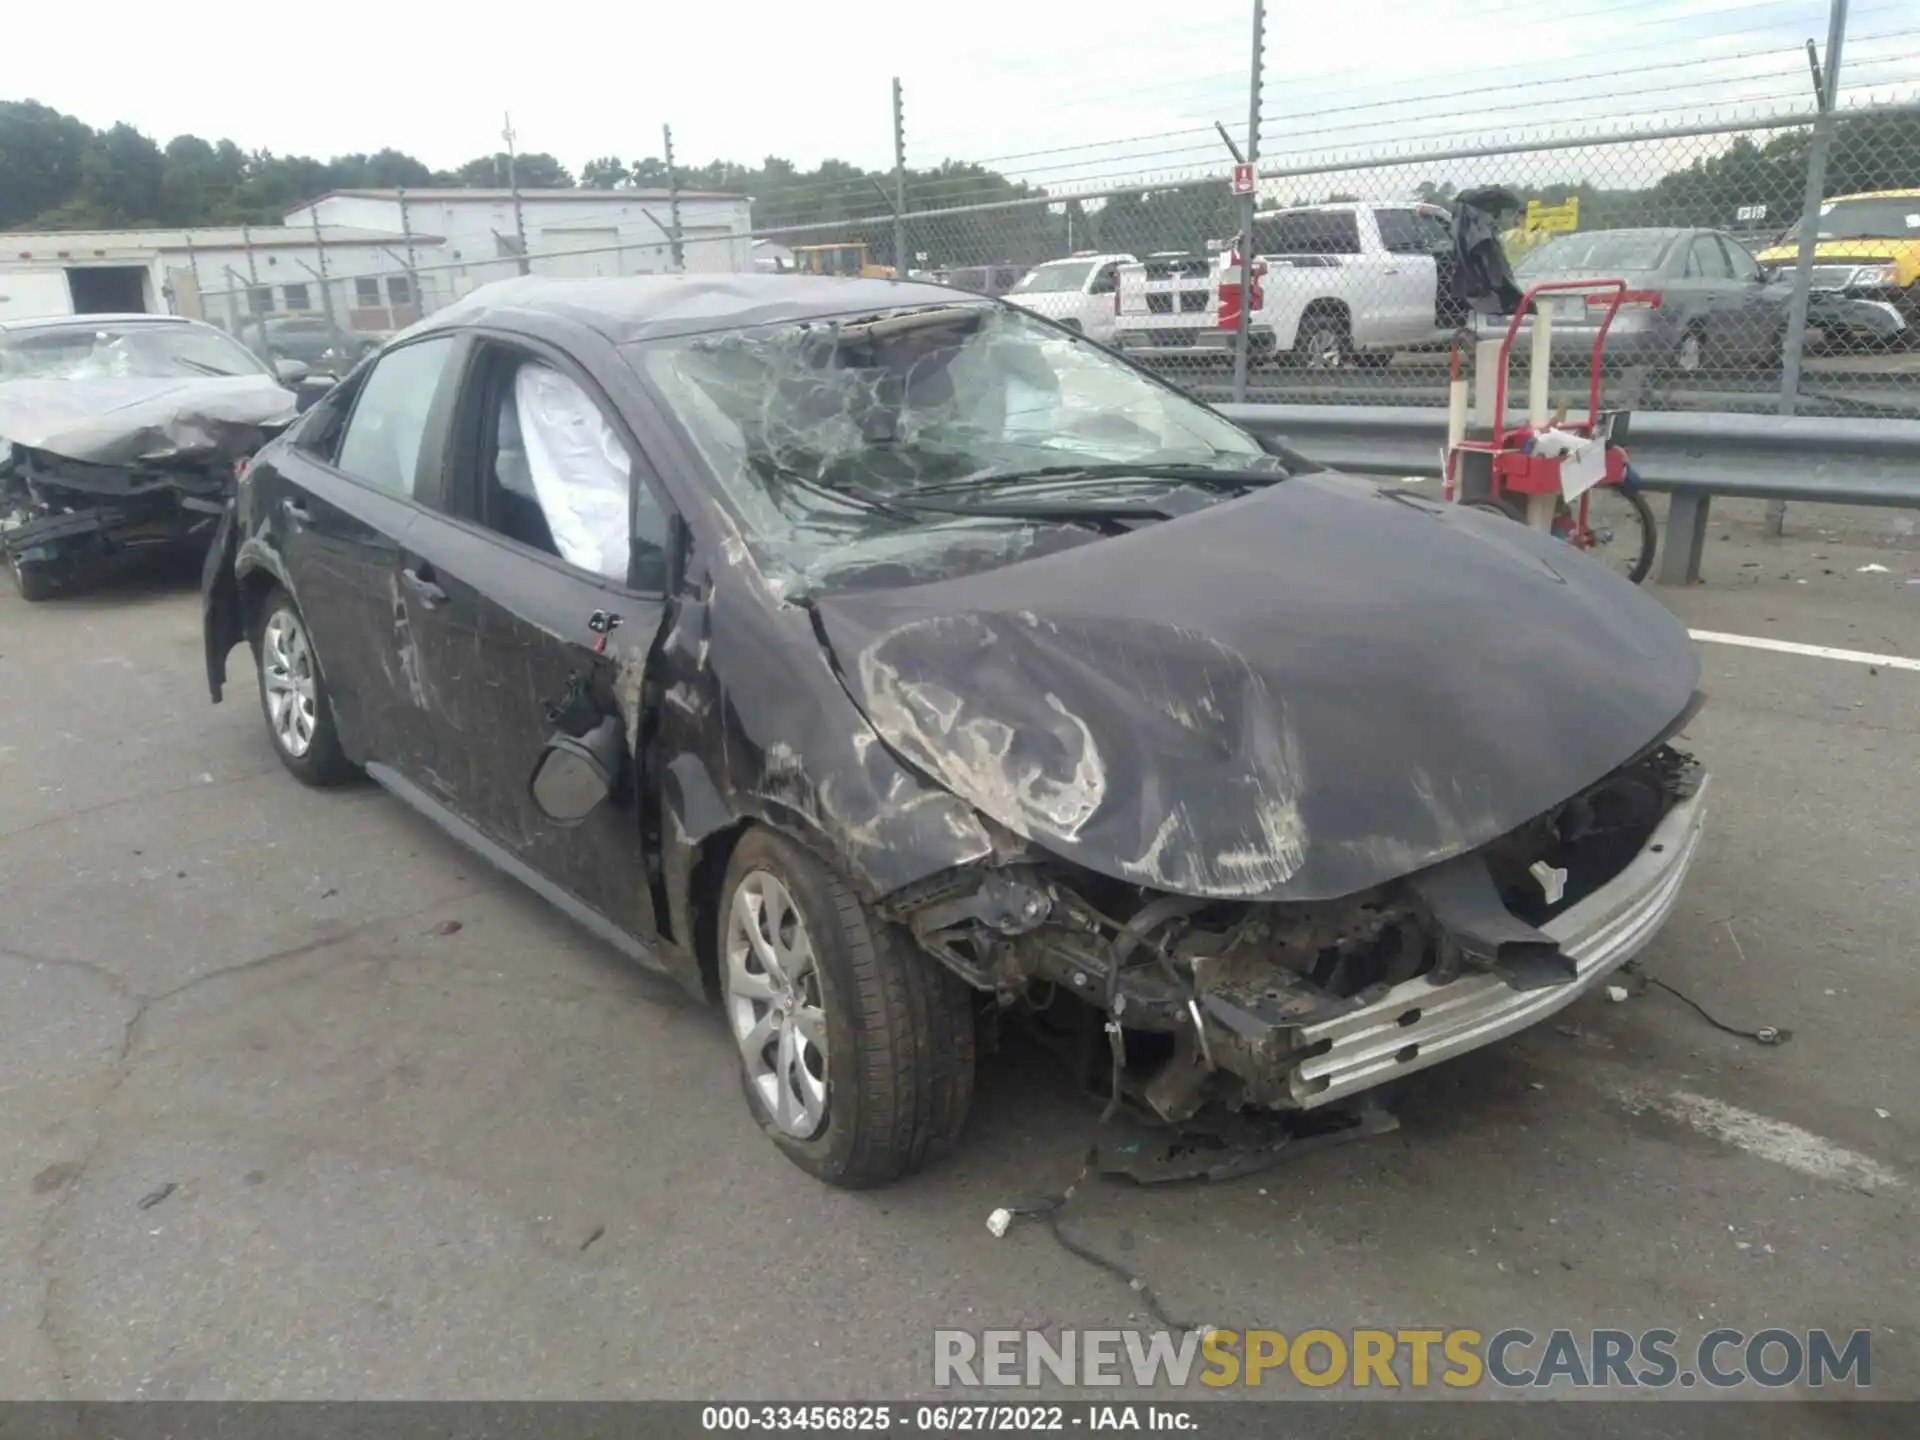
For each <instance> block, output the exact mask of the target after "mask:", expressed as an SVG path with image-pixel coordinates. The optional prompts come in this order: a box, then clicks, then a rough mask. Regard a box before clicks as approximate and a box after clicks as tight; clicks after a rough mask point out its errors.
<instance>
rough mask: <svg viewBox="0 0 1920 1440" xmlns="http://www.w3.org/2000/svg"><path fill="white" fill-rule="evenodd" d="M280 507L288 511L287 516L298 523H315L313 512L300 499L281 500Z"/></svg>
mask: <svg viewBox="0 0 1920 1440" xmlns="http://www.w3.org/2000/svg"><path fill="white" fill-rule="evenodd" d="M280 508H281V509H282V510H283V511H284V512H285V513H286V517H287V518H288V519H289V520H291V521H293V523H294V524H296V525H311V524H312V523H313V512H312V511H311V510H309V509H307V507H306V506H304V505H302V504H301V503H300V502H299V501H298V500H282V501H281V502H280Z"/></svg>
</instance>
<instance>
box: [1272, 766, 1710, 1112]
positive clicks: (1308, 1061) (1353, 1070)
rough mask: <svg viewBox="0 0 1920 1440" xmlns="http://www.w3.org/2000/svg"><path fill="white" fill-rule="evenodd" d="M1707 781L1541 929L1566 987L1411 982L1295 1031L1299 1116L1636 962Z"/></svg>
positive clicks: (1696, 831)
mask: <svg viewBox="0 0 1920 1440" xmlns="http://www.w3.org/2000/svg"><path fill="white" fill-rule="evenodd" d="M1706 791H1707V776H1706V774H1705V773H1704V772H1702V773H1701V774H1700V775H1699V777H1698V781H1697V783H1696V784H1695V785H1694V786H1693V789H1692V793H1691V794H1689V795H1687V796H1685V797H1684V798H1682V799H1680V800H1679V801H1678V802H1677V803H1675V804H1674V806H1673V808H1672V809H1670V810H1669V811H1668V812H1667V814H1666V815H1665V816H1664V817H1663V818H1662V819H1661V821H1660V823H1659V824H1658V825H1657V826H1656V827H1655V828H1654V831H1653V833H1652V834H1651V835H1650V836H1648V837H1647V841H1646V843H1645V844H1644V845H1643V846H1641V848H1640V851H1639V853H1638V854H1637V855H1636V856H1635V857H1634V858H1633V860H1632V861H1630V862H1629V863H1628V865H1627V867H1626V868H1625V869H1624V870H1622V871H1621V872H1620V873H1619V874H1618V875H1616V876H1615V877H1614V878H1613V879H1612V880H1611V881H1609V882H1608V883H1607V884H1606V885H1604V886H1602V887H1601V888H1600V889H1598V890H1596V891H1595V892H1594V893H1593V894H1591V895H1589V896H1588V897H1587V898H1586V899H1584V900H1582V901H1580V902H1579V903H1578V904H1577V905H1574V906H1572V907H1571V908H1569V909H1568V910H1566V911H1565V912H1564V913H1563V914H1561V915H1559V916H1556V917H1555V918H1554V919H1552V920H1549V921H1548V922H1546V923H1545V924H1544V925H1542V926H1541V927H1540V929H1541V930H1542V931H1543V932H1545V933H1546V934H1547V935H1548V936H1550V937H1551V938H1552V939H1553V940H1554V941H1555V942H1556V943H1557V944H1558V945H1559V946H1560V949H1561V951H1562V952H1563V953H1564V954H1565V955H1567V956H1569V957H1570V958H1571V959H1572V960H1573V962H1574V968H1575V974H1574V975H1573V977H1572V978H1571V979H1569V980H1568V981H1566V982H1565V983H1564V984H1560V985H1555V986H1552V987H1550V988H1546V989H1538V990H1515V989H1513V988H1511V987H1510V986H1508V985H1507V984H1506V983H1504V982H1503V981H1502V980H1500V979H1499V978H1498V977H1496V976H1495V975H1492V974H1490V973H1487V972H1486V971H1468V972H1466V973H1464V974H1462V975H1460V976H1458V977H1457V978H1455V979H1453V980H1450V981H1448V982H1447V983H1445V984H1438V985H1436V984H1434V983H1433V982H1432V981H1431V980H1429V979H1427V978H1426V977H1424V976H1422V977H1418V978H1416V979H1413V980H1408V981H1405V982H1403V983H1401V984H1399V985H1395V986H1394V987H1393V988H1392V989H1390V990H1388V991H1387V993H1386V994H1385V995H1383V996H1382V997H1380V998H1379V999H1377V1000H1374V1001H1372V1002H1370V1003H1368V1004H1366V1005H1363V1006H1360V1007H1358V1008H1356V1009H1353V1010H1350V1011H1348V1012H1347V1013H1345V1014H1343V1015H1339V1016H1337V1017H1334V1018H1332V1019H1329V1020H1325V1021H1321V1022H1319V1023H1317V1024H1310V1025H1305V1026H1302V1027H1300V1028H1299V1029H1298V1030H1297V1031H1296V1032H1295V1035H1294V1043H1295V1044H1296V1046H1298V1047H1301V1048H1302V1049H1304V1051H1305V1055H1304V1058H1301V1059H1299V1060H1297V1061H1295V1062H1294V1063H1293V1064H1292V1065H1291V1066H1290V1067H1289V1069H1288V1071H1287V1074H1286V1085H1287V1091H1288V1100H1289V1101H1290V1103H1291V1105H1292V1106H1295V1107H1298V1108H1299V1109H1302V1110H1311V1109H1316V1108H1318V1107H1320V1106H1323V1105H1330V1104H1333V1103H1334V1102H1336V1101H1339V1100H1344V1099H1347V1098H1349V1097H1350V1096H1353V1095H1358V1094H1360V1093H1361V1092H1363V1091H1366V1090H1370V1089H1372V1088H1373V1087H1374V1086H1376V1085H1382V1084H1385V1083H1386V1082H1388V1081H1390V1080H1397V1079H1400V1078H1402V1077H1404V1076H1407V1075H1411V1074H1413V1073H1415V1072H1416V1071H1420V1070H1424V1069H1426V1068H1427V1067H1428V1066H1430V1065H1437V1064H1439V1063H1440V1062H1441V1061H1442V1060H1449V1059H1452V1058H1453V1057H1454V1056H1456V1055H1464V1054H1466V1053H1467V1052H1468V1051H1469V1050H1477V1049H1479V1048H1480V1047H1481V1046H1483V1045H1490V1044H1492V1043H1493V1042H1494V1041H1496V1040H1499V1039H1502V1038H1504V1037H1505V1036H1508V1035H1511V1034H1513V1033H1514V1032H1515V1031H1517V1030H1523V1029H1525V1028H1526V1027H1527V1026H1529V1025H1533V1024H1537V1023H1538V1022H1539V1021H1541V1020H1544V1019H1545V1018H1546V1017H1547V1016H1549V1015H1552V1014H1554V1013H1555V1012H1556V1011H1558V1010H1561V1009H1563V1008H1564V1007H1566V1006H1567V1005H1570V1004H1572V1003H1573V1002H1574V1001H1575V1000H1577V999H1579V998H1580V997H1581V996H1582V995H1585V994H1586V993H1588V992H1589V991H1591V990H1593V989H1594V988H1595V987H1596V986H1598V985H1600V984H1601V983H1602V982H1604V981H1605V979H1606V978H1607V977H1608V976H1609V975H1611V974H1613V973H1614V972H1615V971H1616V970H1618V969H1619V968H1620V967H1621V966H1622V965H1624V964H1626V963H1627V961H1629V960H1631V959H1632V958H1633V957H1634V956H1635V955H1637V954H1639V953H1640V951H1641V950H1643V949H1644V948H1645V947H1646V946H1647V944H1648V943H1649V942H1650V941H1651V940H1652V939H1653V937H1654V936H1655V935H1656V934H1658V933H1659V930H1660V927H1661V926H1662V925H1663V924H1665V923H1666V919H1667V916H1668V915H1669V914H1670V913H1672V910H1673V907H1674V905H1675V903H1676V902H1677V901H1678V899H1679V897H1680V890H1681V886H1682V885H1683V883H1684V882H1685V880H1686V876H1687V872H1688V871H1689V870H1690V869H1691V868H1692V865H1693V861H1694V857H1695V855H1696V854H1697V853H1698V851H1699V848H1700V837H1701V834H1702V831H1703V828H1704V826H1705V821H1706V809H1705V798H1706Z"/></svg>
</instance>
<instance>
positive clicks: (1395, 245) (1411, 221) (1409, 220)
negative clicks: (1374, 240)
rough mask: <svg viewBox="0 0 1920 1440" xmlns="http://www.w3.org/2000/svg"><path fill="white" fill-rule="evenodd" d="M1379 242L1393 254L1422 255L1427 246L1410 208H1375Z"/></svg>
mask: <svg viewBox="0 0 1920 1440" xmlns="http://www.w3.org/2000/svg"><path fill="white" fill-rule="evenodd" d="M1373 216H1374V219H1375V220H1377V221H1378V222H1379V224H1380V243H1381V244H1382V245H1383V246H1385V247H1386V248H1387V249H1388V250H1389V251H1391V252H1392V253H1393V254H1395V255H1424V254H1425V253H1426V252H1427V249H1428V246H1427V242H1426V240H1425V239H1424V238H1423V237H1422V236H1421V233H1420V226H1419V223H1418V222H1417V221H1416V220H1415V218H1414V213H1413V211H1411V210H1376V211H1374V212H1373Z"/></svg>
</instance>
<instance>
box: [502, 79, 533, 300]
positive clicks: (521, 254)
mask: <svg viewBox="0 0 1920 1440" xmlns="http://www.w3.org/2000/svg"><path fill="white" fill-rule="evenodd" d="M503 118H504V120H505V124H504V125H502V127H501V130H500V138H501V139H502V140H504V141H505V142H506V146H507V193H508V194H510V195H511V196H512V197H513V241H514V245H515V247H516V251H517V258H518V259H519V262H520V273H521V274H522V275H531V274H532V273H533V266H532V265H531V264H530V263H529V262H528V259H527V217H526V215H525V214H524V213H523V212H522V211H521V208H520V177H519V176H518V175H517V174H516V173H515V172H514V153H513V116H511V115H507V116H505V117H503Z"/></svg>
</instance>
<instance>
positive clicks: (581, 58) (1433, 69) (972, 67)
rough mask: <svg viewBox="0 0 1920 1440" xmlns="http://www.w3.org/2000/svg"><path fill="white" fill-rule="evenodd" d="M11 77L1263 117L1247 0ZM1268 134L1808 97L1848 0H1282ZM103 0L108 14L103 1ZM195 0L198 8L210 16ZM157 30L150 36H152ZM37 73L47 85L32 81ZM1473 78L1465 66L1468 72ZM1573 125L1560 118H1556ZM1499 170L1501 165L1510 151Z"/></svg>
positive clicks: (651, 130) (484, 120)
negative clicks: (1816, 58)
mask: <svg viewBox="0 0 1920 1440" xmlns="http://www.w3.org/2000/svg"><path fill="white" fill-rule="evenodd" d="M10 8H11V9H13V10H15V11H18V12H20V13H14V14H10V15H9V17H8V20H7V22H6V28H7V31H8V36H7V41H8V43H7V47H6V48H7V50H8V52H9V53H10V54H12V55H14V56H16V57H21V56H32V57H33V64H32V66H31V67H30V68H26V69H22V68H21V67H17V66H16V67H10V68H9V72H8V76H7V79H6V81H5V88H6V90H7V91H8V92H9V93H10V94H12V95H15V96H17V97H21V98H26V96H30V97H31V98H34V99H37V100H40V101H43V102H44V103H46V104H49V105H52V106H54V107H55V108H57V109H60V110H64V111H67V112H69V113H72V114H75V115H78V116H79V117H80V118H82V119H83V120H86V121H87V122H89V123H90V124H93V125H96V126H104V125H107V124H110V123H112V122H113V121H116V120H125V121H128V122H130V123H131V124H133V125H135V126H137V127H138V128H140V129H141V130H143V131H145V132H146V133H148V134H149V135H152V136H153V137H154V138H155V139H157V140H159V141H160V142H161V143H163V144H164V143H165V141H166V140H167V139H169V138H170V137H172V136H173V135H176V134H179V133H182V132H191V133H194V134H198V135H201V136H204V137H206V138H208V139H217V138H221V137H226V138H231V139H233V140H235V141H236V142H238V143H239V144H240V145H241V146H242V147H244V148H248V149H256V148H260V149H269V150H273V151H276V152H279V153H305V154H310V155H315V156H320V157H326V156H329V155H333V154H339V153H346V152H351V151H372V150H377V149H380V148H382V147H383V146H392V147H394V148H396V149H399V150H403V151H406V152H408V153H410V154H413V155H416V156H418V157H419V158H420V159H422V160H424V161H426V162H427V163H428V164H429V165H433V166H452V165H457V164H459V163H460V162H462V161H464V160H467V159H469V158H471V157H473V156H475V155H478V154H484V153H487V152H489V151H492V150H494V149H496V148H498V146H499V142H500V129H501V115H502V112H503V111H506V110H509V109H510V110H511V111H512V114H513V124H514V128H515V130H516V132H517V135H518V143H519V146H520V148H521V149H523V150H544V151H550V152H552V153H553V154H555V155H557V156H558V157H559V158H560V159H561V160H562V161H563V162H564V163H566V164H567V165H569V166H571V167H573V168H574V169H575V170H576V171H577V170H578V168H579V167H580V166H581V165H582V164H583V163H584V162H585V161H586V160H588V159H589V158H591V157H593V156H596V155H602V154H608V153H613V154H617V155H620V156H621V157H623V158H625V159H629V160H631V159H634V158H636V157H638V156H641V155H646V154H654V153H658V151H659V146H660V126H661V124H662V122H665V121H670V122H671V123H672V124H673V127H674V137H675V148H676V150H677V151H678V153H679V156H680V158H681V159H683V160H686V161H689V162H700V161H704V160H707V159H711V158H718V157H724V158H728V159H737V160H741V161H746V162H754V161H757V160H758V159H759V158H760V157H762V156H764V155H767V154H778V155H783V156H785V157H787V158H789V159H792V160H794V161H795V162H797V163H799V164H800V165H802V166H803V167H804V166H810V165H812V164H814V163H815V162H817V161H819V160H820V159H821V158H823V157H826V156H835V157H839V158H842V159H846V160H850V161H853V162H855V163H859V164H863V165H867V166H872V167H876V168H879V167H884V166H887V165H890V164H891V160H892V153H891V146H892V138H891V132H890V128H889V125H890V121H889V101H888V83H889V78H890V77H891V76H893V75H896V74H897V75H899V76H900V77H901V80H902V83H903V85H904V86H905V89H906V97H907V141H908V150H909V160H910V163H913V164H917V165H926V164H931V163H934V162H937V161H938V160H940V159H943V158H947V157H955V158H965V159H979V160H983V161H990V162H993V163H994V165H995V168H998V169H1002V170H1004V171H1006V172H1008V173H1013V174H1019V175H1023V176H1025V177H1027V178H1030V179H1033V180H1035V181H1037V182H1040V183H1045V184H1048V185H1049V186H1050V188H1054V187H1059V188H1071V187H1073V186H1087V185H1093V184H1097V183H1100V182H1102V181H1106V182H1109V183H1110V182H1111V181H1112V180H1115V179H1118V178H1121V177H1123V176H1124V177H1128V178H1131V177H1133V176H1136V175H1172V174H1180V173H1192V172H1194V171H1195V170H1196V169H1200V168H1203V167H1204V168H1206V169H1209V170H1210V169H1212V168H1214V167H1215V166H1217V165H1219V164H1220V163H1221V162H1222V156H1223V152H1222V147H1221V146H1220V144H1219V141H1218V139H1217V137H1215V136H1213V135H1212V134H1211V132H1210V131H1209V130H1208V129H1207V128H1206V127H1209V126H1210V125H1211V123H1212V122H1213V121H1215V120H1221V121H1224V122H1226V123H1227V125H1228V126H1229V128H1230V129H1231V130H1232V131H1233V132H1234V133H1235V136H1236V138H1242V137H1244V134H1245V131H1246V123H1247V86H1246V65H1247V54H1248V47H1249V38H1250V36H1249V31H1250V16H1251V4H1250V0H1185V3H1181V4H1176V5H1165V4H1159V3H1150V0H1133V3H1128V0H1044V3H1041V0H961V3H955V0H948V3H944V4H940V5H931V6H929V5H907V4H900V3H897V0H895V3H891V4H887V3H881V4H844V3H842V4H808V3H805V0H798V3H796V0H733V3H732V4H727V5H702V4H692V5H676V4H661V3H646V0H641V3H637V4H636V3H634V0H621V3H607V0H575V3H571V4H554V3H549V4H546V5H538V4H535V5H528V4H519V5H514V6H506V7H493V8H491V9H488V8H483V7H478V6H473V5H467V6H459V7H437V6H420V5H405V4H396V3H393V0H381V3H374V0H328V3H325V4H323V5H320V6H302V5H273V4H262V3H259V0H248V3H244V4H242V3H233V0H198V3H197V4H195V5H193V6H191V7H189V8H188V9H187V10H184V11H180V12H178V14H176V15H175V16H174V17H173V18H171V19H169V20H166V21H164V22H156V21H155V20H154V19H153V12H152V11H151V9H150V8H149V7H147V6H145V5H140V6H135V5H133V4H132V3H126V0H121V3H119V4H118V5H117V7H116V6H113V5H109V6H108V7H106V8H107V9H113V8H118V9H120V10H123V11H124V12H125V15H126V20H127V24H126V26H125V27H124V28H122V29H120V33H121V34H122V35H123V36H124V37H126V38H124V39H123V40H121V41H119V42H117V43H115V44H113V45H110V46H98V45H91V46H83V45H78V44H75V43H74V40H73V31H72V23H73V22H72V17H71V15H68V14H66V13H64V12H62V11H61V10H60V9H59V8H58V7H52V6H46V5H37V6H25V5H16V6H13V7H10ZM1267 8H1268V36H1267V45H1266V61H1267V64H1266V72H1265V77H1266V78H1265V84H1266V100H1265V104H1264V106H1263V115H1264V117H1265V119H1264V121H1263V126H1262V131H1263V139H1262V144H1263V148H1264V150H1265V151H1266V152H1267V154H1268V155H1269V156H1270V157H1289V158H1292V159H1294V160H1296V161H1297V160H1302V159H1320V158H1324V157H1327V156H1329V155H1347V154H1353V155H1362V154H1376V153H1380V152H1384V151H1390V150H1393V149H1399V150H1402V151H1405V150H1409V149H1415V148H1427V147H1429V146H1432V145H1434V144H1444V143H1455V142H1458V143H1468V142H1471V141H1477V140H1479V139H1482V138H1484V137H1487V136H1514V135H1523V134H1524V135H1529V136H1532V135H1547V134H1554V133H1567V132H1568V131H1570V130H1588V131H1590V130H1593V129H1597V128H1613V127H1616V126H1617V125H1619V124H1620V123H1622V122H1624V121H1641V122H1652V121H1657V120H1663V119H1669V118H1673V117H1684V118H1695V117H1699V116H1703V115H1704V116H1719V115H1726V114H1733V113H1741V112H1743V111H1744V112H1746V113H1753V112H1761V113H1764V112H1768V111H1775V112H1777V111H1780V110H1783V109H1797V108H1801V107H1803V106H1804V105H1806V104H1807V103H1808V101H1809V97H1810V81H1809V79H1808V75H1807V67H1806V61H1805V57H1804V54H1803V53H1801V47H1802V46H1803V44H1804V42H1805V40H1806V39H1807V38H1809V37H1817V38H1819V39H1821V41H1822V43H1823V44H1824V39H1825V35H1826V27H1827V10H1828V4H1827V0H1335V3H1332V4H1329V3H1326V0H1314V3H1311V4H1309V3H1303V0H1269V4H1268V7H1267ZM1852 8H1853V15H1854V22H1853V26H1852V30H1851V35H1850V40H1849V44H1848V48H1847V51H1846V53H1845V58H1844V62H1843V65H1842V78H1843V88H1844V89H1845V91H1846V94H1847V97H1848V98H1849V99H1851V100H1861V99H1870V98H1915V97H1920V3H1916V0H1855V3H1854V5H1853V7H1852ZM90 13H92V14H95V15H100V14H101V13H102V7H100V6H98V5H97V4H96V6H95V7H94V8H93V10H92V11H90ZM189 17H190V23H189ZM136 33H137V34H138V35H139V36H143V37H145V38H144V39H140V40H136V39H135V38H134V36H135V35H136ZM23 85H24V86H26V87H27V90H26V92H25V96H22V92H21V87H22V86H23ZM1462 92H1466V93H1462ZM1556 127H1557V128H1556ZM1496 178H1497V177H1496Z"/></svg>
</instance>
